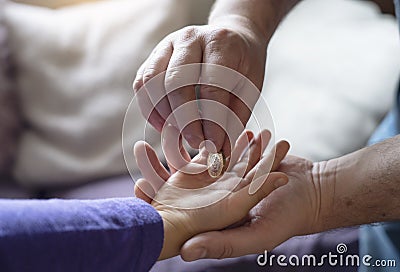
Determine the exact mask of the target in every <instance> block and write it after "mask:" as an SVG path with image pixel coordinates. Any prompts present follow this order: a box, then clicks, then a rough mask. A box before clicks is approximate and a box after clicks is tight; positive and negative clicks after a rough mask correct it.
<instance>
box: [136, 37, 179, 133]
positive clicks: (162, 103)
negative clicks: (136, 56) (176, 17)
mask: <svg viewBox="0 0 400 272" xmlns="http://www.w3.org/2000/svg"><path fill="white" fill-rule="evenodd" d="M172 51H173V48H172V43H171V42H170V41H168V40H166V41H163V42H161V43H160V44H159V45H158V46H157V47H156V48H155V50H154V51H153V53H152V54H151V55H150V57H149V58H148V60H147V61H146V65H145V66H144V68H143V84H144V88H145V89H146V94H147V95H148V97H149V99H150V101H151V103H152V105H155V109H156V110H157V113H158V114H159V116H161V117H162V118H163V120H167V119H168V117H169V116H170V114H171V107H170V105H169V103H168V99H167V94H166V90H165V86H164V78H165V73H164V72H165V71H166V69H167V67H168V63H169V61H170V58H171V55H172ZM169 121H170V122H173V121H174V119H173V118H170V119H169ZM160 131H161V130H160Z"/></svg>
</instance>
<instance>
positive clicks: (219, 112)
mask: <svg viewBox="0 0 400 272" xmlns="http://www.w3.org/2000/svg"><path fill="white" fill-rule="evenodd" d="M215 35H216V39H215V40H213V41H211V42H208V43H207V44H206V46H205V48H204V53H203V62H204V63H206V64H208V65H205V66H203V68H202V71H201V78H202V82H203V83H204V84H202V85H201V88H200V92H199V96H200V98H201V100H202V101H201V102H200V109H201V117H202V119H203V132H204V137H205V139H207V140H210V141H212V142H213V143H214V145H215V147H216V149H217V151H219V150H221V148H222V146H223V144H224V141H225V137H226V132H225V131H224V128H227V115H228V111H227V109H229V106H230V101H231V96H233V95H232V94H231V93H230V92H228V91H231V90H233V89H234V88H235V87H236V84H237V83H238V81H239V78H230V77H229V78H227V77H226V69H228V68H230V69H233V70H235V71H237V70H239V68H240V67H239V65H240V58H238V57H236V58H235V57H232V56H233V55H234V54H236V55H237V52H236V51H232V50H233V49H232V48H231V46H230V45H229V44H228V45H227V44H226V43H225V39H226V35H227V33H226V31H221V32H219V33H216V34H215ZM231 54H232V55H231ZM227 56H231V57H227ZM219 65H221V66H224V67H225V69H223V68H220V67H221V66H219ZM217 86H220V87H224V88H225V89H226V90H224V89H222V88H218V87H217ZM227 90H228V91H227ZM207 100H210V101H215V102H217V103H216V104H214V103H207ZM238 136H239V134H237V135H236V137H238ZM231 140H232V143H234V142H235V141H236V139H231ZM224 152H226V151H224ZM228 152H229V150H228ZM228 155H229V153H225V156H228Z"/></svg>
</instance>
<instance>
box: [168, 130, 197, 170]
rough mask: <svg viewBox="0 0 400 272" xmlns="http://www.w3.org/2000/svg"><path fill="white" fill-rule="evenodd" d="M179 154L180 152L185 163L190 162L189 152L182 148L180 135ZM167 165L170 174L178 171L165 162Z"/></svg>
mask: <svg viewBox="0 0 400 272" xmlns="http://www.w3.org/2000/svg"><path fill="white" fill-rule="evenodd" d="M179 152H180V154H181V156H182V158H183V159H184V160H185V161H186V162H190V160H191V158H190V155H189V152H188V151H187V150H186V149H185V147H184V146H183V141H182V136H181V135H180V136H179ZM167 164H168V167H169V169H170V171H171V174H174V173H175V172H177V171H178V169H176V168H175V167H174V166H173V165H172V164H170V163H169V162H168V161H167Z"/></svg>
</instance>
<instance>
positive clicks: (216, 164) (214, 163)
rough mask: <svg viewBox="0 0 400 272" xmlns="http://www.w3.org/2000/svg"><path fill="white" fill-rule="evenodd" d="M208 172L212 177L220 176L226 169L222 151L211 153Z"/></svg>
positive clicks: (208, 159)
mask: <svg viewBox="0 0 400 272" xmlns="http://www.w3.org/2000/svg"><path fill="white" fill-rule="evenodd" d="M207 168H208V174H209V175H210V177H212V178H218V177H219V176H220V175H221V173H222V169H224V156H223V155H222V153H210V154H208V158H207Z"/></svg>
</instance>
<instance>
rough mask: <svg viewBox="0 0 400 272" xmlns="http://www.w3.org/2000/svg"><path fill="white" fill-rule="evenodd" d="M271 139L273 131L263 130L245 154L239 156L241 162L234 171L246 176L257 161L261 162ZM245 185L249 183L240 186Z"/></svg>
mask: <svg viewBox="0 0 400 272" xmlns="http://www.w3.org/2000/svg"><path fill="white" fill-rule="evenodd" d="M270 139H271V133H270V132H269V131H268V130H263V131H261V132H260V134H258V135H257V137H256V138H254V140H253V141H252V142H251V144H250V145H249V146H248V148H247V149H246V150H245V152H244V154H242V157H241V158H239V162H238V163H237V164H236V165H235V166H234V168H233V171H235V172H236V174H237V175H239V176H241V177H243V176H246V175H247V173H248V172H249V171H250V170H251V169H253V168H254V166H255V165H256V164H257V162H259V160H260V158H261V157H262V154H263V153H264V151H265V149H266V147H267V146H268V143H269V141H270ZM245 185H247V184H246V183H242V184H241V185H240V187H243V186H245ZM240 187H239V188H240Z"/></svg>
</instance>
